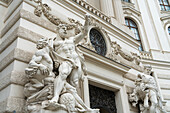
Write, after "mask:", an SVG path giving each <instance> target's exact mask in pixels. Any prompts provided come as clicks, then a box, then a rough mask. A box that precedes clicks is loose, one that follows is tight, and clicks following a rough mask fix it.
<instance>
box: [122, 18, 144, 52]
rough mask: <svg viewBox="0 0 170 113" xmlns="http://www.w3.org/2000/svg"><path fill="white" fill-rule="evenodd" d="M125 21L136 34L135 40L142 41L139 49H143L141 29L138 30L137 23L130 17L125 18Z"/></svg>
mask: <svg viewBox="0 0 170 113" xmlns="http://www.w3.org/2000/svg"><path fill="white" fill-rule="evenodd" d="M125 23H126V26H127V27H129V29H130V30H132V31H133V33H134V34H135V40H137V41H138V42H140V46H139V50H140V51H143V47H142V43H141V39H140V35H139V31H138V27H137V25H136V23H135V22H134V21H132V20H131V19H129V18H125Z"/></svg>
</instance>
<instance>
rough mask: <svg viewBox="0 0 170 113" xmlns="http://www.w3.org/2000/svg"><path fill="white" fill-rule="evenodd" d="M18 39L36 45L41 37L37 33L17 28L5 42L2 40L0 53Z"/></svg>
mask: <svg viewBox="0 0 170 113" xmlns="http://www.w3.org/2000/svg"><path fill="white" fill-rule="evenodd" d="M18 37H20V38H23V39H26V40H29V41H31V42H34V43H36V42H37V40H39V39H40V38H43V36H42V35H39V34H37V33H34V32H33V31H30V30H28V29H26V28H23V27H18V28H17V29H15V30H14V31H13V32H12V33H11V35H9V36H8V37H7V39H6V40H4V41H3V42H2V43H1V45H0V53H1V52H2V51H3V50H4V49H6V48H7V47H8V46H9V45H10V44H11V43H12V42H13V41H14V40H16V39H17V38H18Z"/></svg>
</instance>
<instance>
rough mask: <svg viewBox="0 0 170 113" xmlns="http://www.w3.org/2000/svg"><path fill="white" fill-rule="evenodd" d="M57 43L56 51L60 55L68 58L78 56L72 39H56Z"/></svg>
mask: <svg viewBox="0 0 170 113" xmlns="http://www.w3.org/2000/svg"><path fill="white" fill-rule="evenodd" d="M71 38H72V37H71ZM57 45H58V47H59V48H58V49H57V50H56V52H57V53H58V54H59V55H61V56H62V57H64V58H69V59H70V58H71V59H73V60H75V59H76V58H77V57H78V54H77V53H76V50H75V44H74V42H73V40H71V39H65V40H64V41H58V42H57Z"/></svg>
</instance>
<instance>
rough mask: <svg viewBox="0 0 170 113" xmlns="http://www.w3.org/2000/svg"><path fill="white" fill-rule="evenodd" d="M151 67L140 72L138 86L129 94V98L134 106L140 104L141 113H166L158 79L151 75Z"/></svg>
mask: <svg viewBox="0 0 170 113" xmlns="http://www.w3.org/2000/svg"><path fill="white" fill-rule="evenodd" d="M151 69H152V68H151V67H147V68H145V72H144V73H142V74H138V76H137V79H136V81H135V86H136V87H135V89H134V90H133V92H132V93H131V94H130V95H129V100H130V102H131V103H132V106H134V107H137V104H138V105H139V109H140V113H166V111H165V110H164V109H163V105H162V100H161V97H160V93H159V91H158V88H157V84H156V81H155V79H154V77H153V76H151Z"/></svg>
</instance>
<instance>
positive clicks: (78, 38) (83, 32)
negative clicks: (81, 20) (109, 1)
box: [74, 15, 90, 43]
mask: <svg viewBox="0 0 170 113" xmlns="http://www.w3.org/2000/svg"><path fill="white" fill-rule="evenodd" d="M89 23H90V16H89V15H86V17H85V24H84V26H83V27H81V28H80V30H81V32H80V33H79V34H78V35H76V36H75V38H74V42H75V43H78V42H80V41H81V40H82V39H83V38H84V37H85V36H86V35H87V33H88V27H89V25H90V24H89Z"/></svg>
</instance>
